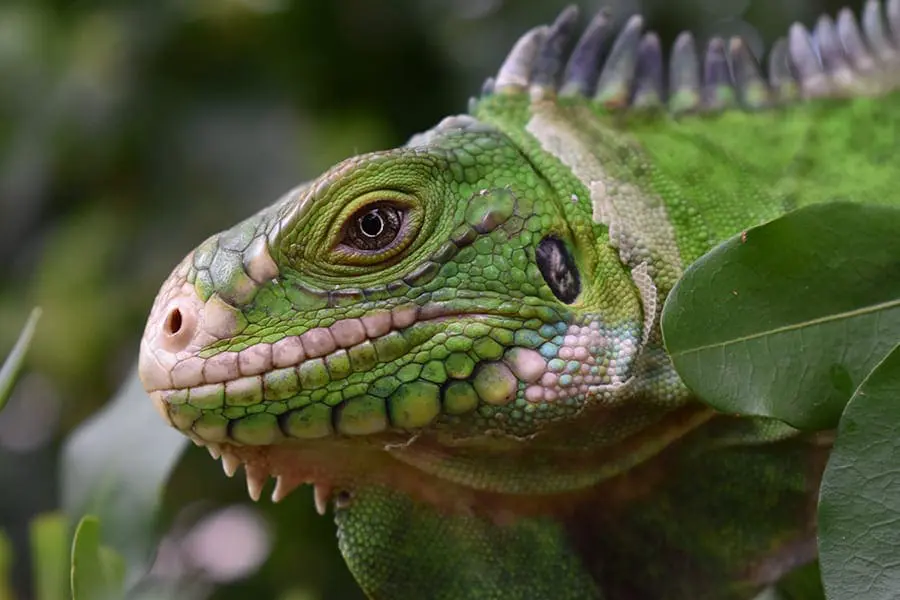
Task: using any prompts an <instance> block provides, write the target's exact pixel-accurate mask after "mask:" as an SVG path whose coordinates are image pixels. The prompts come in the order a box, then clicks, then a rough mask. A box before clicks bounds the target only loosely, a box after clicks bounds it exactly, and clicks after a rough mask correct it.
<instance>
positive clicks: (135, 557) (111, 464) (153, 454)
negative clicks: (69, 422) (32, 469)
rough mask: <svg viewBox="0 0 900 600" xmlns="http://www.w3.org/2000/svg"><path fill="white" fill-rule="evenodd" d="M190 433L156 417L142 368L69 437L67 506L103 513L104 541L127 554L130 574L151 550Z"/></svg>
mask: <svg viewBox="0 0 900 600" xmlns="http://www.w3.org/2000/svg"><path fill="white" fill-rule="evenodd" d="M186 441H187V438H185V437H184V436H183V435H181V434H180V433H178V432H177V431H175V430H174V429H172V428H171V427H169V426H167V425H166V424H165V423H164V422H163V420H162V419H160V418H159V414H157V412H156V409H154V408H153V403H152V402H151V401H150V398H148V397H147V394H146V393H145V392H144V388H143V386H142V385H141V382H140V380H139V379H138V377H137V369H134V370H133V372H132V373H131V375H130V376H129V379H128V381H127V382H126V384H125V386H124V387H123V388H122V389H121V390H120V391H119V393H118V394H117V396H116V397H115V399H114V400H113V401H111V402H110V403H109V404H108V405H107V406H106V407H104V409H103V410H101V411H100V412H98V413H97V414H95V415H94V416H93V417H92V418H91V419H89V420H88V421H86V422H84V423H82V424H81V425H80V426H79V427H78V429H77V430H76V431H75V432H74V433H73V434H72V435H71V436H70V437H69V439H68V440H67V441H66V444H65V447H64V449H63V457H62V472H61V478H62V496H63V508H64V509H65V511H66V514H68V515H69V516H70V517H71V518H72V520H73V521H74V520H76V519H79V518H80V517H81V516H83V515H85V514H88V513H90V514H96V515H100V517H101V518H102V519H103V523H104V541H105V542H106V543H107V544H108V545H110V546H111V547H113V548H115V549H116V550H117V551H119V552H120V553H121V554H122V556H124V558H125V560H126V563H127V565H128V577H129V582H133V581H135V580H136V579H137V577H139V576H140V575H141V574H142V573H143V572H144V571H145V570H146V568H147V566H148V563H149V561H150V558H151V557H152V553H153V551H154V549H155V547H156V531H155V523H156V512H157V509H158V505H159V500H160V497H161V494H162V491H163V486H164V484H165V482H166V480H167V479H168V477H169V473H170V472H171V470H172V469H173V468H174V466H175V464H176V462H177V461H178V458H179V457H180V456H181V453H182V451H183V450H184V448H185V444H186Z"/></svg>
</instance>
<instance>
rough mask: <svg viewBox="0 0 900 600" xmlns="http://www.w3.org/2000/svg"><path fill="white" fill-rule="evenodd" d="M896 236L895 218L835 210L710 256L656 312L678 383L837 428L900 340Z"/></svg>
mask: <svg viewBox="0 0 900 600" xmlns="http://www.w3.org/2000/svg"><path fill="white" fill-rule="evenodd" d="M898 232H900V210H897V209H894V208H886V207H877V206H861V205H857V204H849V203H843V202H841V203H831V204H822V205H816V206H810V207H807V208H803V209H800V210H797V211H795V212H792V213H789V214H787V215H785V216H783V217H781V218H779V219H776V220H774V221H772V222H770V223H767V224H765V225H761V226H759V227H755V228H753V229H750V230H749V231H747V232H745V234H744V235H742V236H737V237H735V238H733V239H731V240H728V241H727V242H724V243H723V244H721V245H719V246H718V247H716V248H714V249H713V250H712V251H711V252H709V253H708V254H706V255H704V256H703V257H701V258H700V259H699V260H698V261H697V262H696V263H694V264H693V265H691V266H690V268H688V269H687V271H686V272H685V273H684V276H683V277H682V278H681V279H680V280H679V281H678V283H677V284H676V286H675V288H674V289H673V290H672V292H671V293H670V295H669V297H668V299H667V301H666V304H665V307H664V309H663V314H662V330H663V336H664V339H665V343H666V347H667V349H668V351H669V353H670V355H671V357H672V361H673V363H674V365H675V369H676V370H677V371H678V374H679V375H680V376H681V377H682V379H683V380H684V382H685V383H686V384H687V386H688V387H689V388H691V389H692V390H693V391H694V392H695V393H696V394H697V395H698V396H699V397H700V398H701V399H702V400H703V401H705V402H707V403H708V404H710V405H712V406H713V407H715V408H717V409H719V410H722V411H724V412H729V413H737V414H751V415H761V416H770V417H776V418H779V419H782V420H784V421H786V422H788V423H790V424H791V425H794V426H795V427H799V428H809V429H825V428H830V427H834V426H835V425H836V424H837V422H838V419H839V417H840V414H841V411H842V410H843V408H844V405H845V404H846V402H847V400H848V399H849V398H850V395H851V394H852V393H853V390H854V389H855V388H856V386H857V385H859V383H860V382H861V381H862V380H863V378H864V377H865V376H866V375H867V374H868V373H869V371H871V370H872V368H873V367H874V366H875V365H876V364H877V363H878V361H880V360H881V359H882V358H884V356H885V355H886V354H887V353H888V352H889V351H890V349H891V348H892V347H893V346H894V344H895V343H897V341H898V340H900V258H898V257H900V235H898Z"/></svg>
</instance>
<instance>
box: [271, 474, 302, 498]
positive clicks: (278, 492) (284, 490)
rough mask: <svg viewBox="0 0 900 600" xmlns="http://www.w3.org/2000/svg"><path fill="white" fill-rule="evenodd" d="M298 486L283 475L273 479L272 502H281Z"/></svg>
mask: <svg viewBox="0 0 900 600" xmlns="http://www.w3.org/2000/svg"><path fill="white" fill-rule="evenodd" d="M298 485H299V484H298V483H296V482H293V481H291V480H289V479H288V478H287V477H285V476H284V475H279V476H278V477H276V478H275V489H274V490H272V502H281V501H282V500H284V499H285V498H287V496H288V494H290V493H291V492H293V491H294V490H295V489H296V488H297V486H298Z"/></svg>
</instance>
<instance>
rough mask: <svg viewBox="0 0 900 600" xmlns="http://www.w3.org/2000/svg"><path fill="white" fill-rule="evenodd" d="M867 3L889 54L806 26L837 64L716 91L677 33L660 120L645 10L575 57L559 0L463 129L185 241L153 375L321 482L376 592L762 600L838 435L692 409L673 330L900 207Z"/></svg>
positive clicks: (182, 420) (150, 340)
mask: <svg viewBox="0 0 900 600" xmlns="http://www.w3.org/2000/svg"><path fill="white" fill-rule="evenodd" d="M874 8H875V10H876V11H877V10H878V6H877V5H874ZM888 8H889V11H888V13H889V16H890V17H891V18H893V19H894V21H895V22H896V23H895V25H897V26H900V2H893V1H892V3H891V5H890V6H889V7H888ZM868 10H869V14H868V17H867V18H868V20H867V21H866V22H867V23H868V25H867V35H868V40H869V45H870V50H871V51H869V50H865V48H864V47H862V46H858V45H857V46H854V45H853V43H852V42H853V39H852V35H851V34H853V32H854V29H853V28H852V23H849V24H848V21H847V16H846V15H844V16H842V21H841V22H840V23H841V25H840V27H839V29H838V31H839V33H840V36H838V35H836V34H835V35H830V34H833V33H834V30H833V27H832V29H828V27H827V25H828V24H827V23H826V26H822V28H821V29H817V34H816V36H817V41H818V43H819V47H820V50H821V53H822V57H823V61H824V63H825V67H826V69H824V70H823V68H822V66H821V64H819V63H818V62H817V61H818V59H817V58H816V57H815V55H814V54H811V50H809V48H810V47H808V46H806V45H805V44H806V38H805V37H804V36H803V35H802V32H800V31H798V30H793V31H792V35H791V38H790V44H789V51H788V52H787V54H785V53H784V52H785V51H784V48H782V50H779V51H776V52H775V53H774V54H775V59H774V60H773V65H774V66H773V67H772V70H771V72H770V76H769V84H771V85H767V84H765V83H764V82H763V80H762V79H761V78H760V76H759V75H758V72H757V71H756V70H755V62H754V60H753V59H752V57H751V56H750V55H749V53H748V51H747V50H746V48H745V47H744V46H743V44H742V42H740V40H736V41H732V43H731V46H730V57H731V58H730V61H731V62H730V71H729V69H728V65H727V64H726V62H725V55H724V54H723V52H724V44H723V43H721V42H720V41H713V42H712V43H711V45H710V48H709V49H708V51H707V53H706V54H705V55H704V65H705V66H704V69H703V73H704V76H703V78H702V81H701V80H700V79H699V77H700V76H699V63H698V62H697V60H696V57H695V56H694V55H693V54H692V52H693V50H692V45H691V41H690V39H689V38H686V37H684V36H682V38H680V39H679V41H678V42H677V43H676V48H675V50H674V52H673V58H672V61H671V64H670V72H671V75H670V82H669V88H668V90H667V92H668V94H666V95H667V96H668V99H669V100H668V102H669V104H668V110H665V109H664V108H663V107H662V104H661V102H662V97H661V96H660V95H659V94H658V92H659V91H660V90H661V86H660V84H659V83H658V81H659V80H658V79H657V77H656V74H657V73H658V72H660V69H661V68H662V62H661V59H660V58H659V56H658V42H657V41H656V39H655V37H654V36H652V35H648V36H645V37H643V38H641V31H640V29H641V24H640V21H639V20H634V19H633V20H632V21H629V23H628V24H627V25H626V26H625V28H624V30H623V31H622V33H621V34H620V36H619V38H618V41H617V42H616V44H615V47H614V48H613V49H612V51H611V53H610V55H609V56H608V57H607V58H606V60H605V61H601V60H600V52H599V49H598V47H597V46H598V44H600V45H602V42H603V41H604V40H605V34H604V31H606V30H608V29H609V28H608V24H607V23H605V21H604V17H603V16H602V15H601V16H599V17H597V18H596V19H595V20H594V21H593V22H592V23H591V25H590V26H589V28H588V32H587V33H586V34H585V37H584V38H582V40H583V43H582V44H581V45H579V46H578V47H577V48H576V49H575V50H573V51H572V53H571V56H569V55H568V54H567V53H566V52H565V51H564V50H565V46H566V42H565V40H566V38H567V36H568V34H569V33H570V30H571V28H572V26H573V17H574V13H573V12H572V11H567V12H565V13H563V15H561V17H560V18H559V19H558V20H557V22H556V23H555V24H554V25H553V26H552V27H549V28H548V27H543V28H537V29H535V30H532V31H531V32H529V33H528V34H526V36H524V37H523V38H522V40H520V42H519V44H517V46H516V48H515V49H513V51H512V52H511V54H510V57H509V58H508V59H507V61H506V63H505V64H504V66H503V67H502V68H501V70H500V72H499V73H498V75H497V78H496V81H495V82H493V83H492V84H490V85H488V86H487V91H486V93H485V94H484V95H483V96H482V97H481V98H480V99H478V100H477V101H475V102H473V104H472V106H471V110H470V112H471V114H470V115H465V116H459V117H450V118H448V119H446V120H444V121H443V122H442V123H440V124H439V125H437V126H436V127H435V128H434V129H432V130H430V131H429V132H426V133H424V134H421V135H419V136H416V137H414V138H413V139H412V140H410V142H409V143H408V144H407V146H406V147H403V148H398V149H394V150H388V151H384V152H376V153H372V154H366V155H362V156H357V157H353V158H349V159H347V160H345V161H344V162H342V163H340V164H338V165H336V166H335V167H333V168H332V169H331V170H329V171H328V172H326V173H324V174H323V175H322V176H320V177H319V178H317V179H316V180H314V181H312V182H309V183H307V184H304V185H301V186H300V187H298V188H297V189H295V190H293V191H291V192H289V193H288V194H287V195H286V196H284V198H282V199H281V200H279V201H278V202H277V203H275V204H274V205H272V206H271V207H270V208H268V209H265V210H263V211H262V212H260V213H258V214H257V215H254V216H252V217H250V218H249V219H247V220H246V221H244V222H243V223H240V224H238V225H237V226H235V227H234V228H232V229H230V230H228V231H225V232H223V233H220V234H217V235H214V236H212V237H210V238H209V239H208V240H206V241H205V242H203V243H202V244H201V245H200V246H199V247H198V248H197V249H196V250H194V251H193V252H192V253H191V254H189V255H188V256H187V257H186V258H185V259H184V261H183V262H182V263H181V264H180V265H179V266H178V267H176V269H175V271H174V272H173V274H172V275H171V276H170V277H169V279H168V280H167V281H166V283H165V284H164V285H163V287H162V289H161V291H160V293H159V295H158V297H157V299H156V302H155V303H154V306H153V309H152V311H151V315H150V318H149V320H148V323H147V328H146V332H145V335H144V339H143V341H142V344H141V359H140V373H141V377H142V380H143V382H144V385H145V387H146V388H147V390H148V392H149V393H150V395H151V397H152V398H153V401H154V402H155V404H156V406H157V407H158V408H159V411H160V413H161V414H162V415H163V417H164V418H165V419H166V420H167V421H168V422H169V423H170V424H172V425H173V426H174V427H176V428H178V429H179V430H181V431H183V432H184V433H185V434H186V435H189V436H191V437H192V438H193V439H194V440H195V441H197V442H198V443H201V444H204V445H207V446H208V447H209V448H210V451H211V453H213V455H214V456H219V455H221V457H222V460H223V465H224V467H225V469H226V472H228V473H229V474H232V473H233V472H234V470H235V468H236V467H237V466H238V465H239V464H244V465H245V468H246V472H247V481H248V487H249V491H250V494H251V496H253V497H254V498H258V497H259V495H260V493H261V489H262V487H263V485H264V483H265V481H266V480H267V478H268V477H270V476H271V477H275V478H277V484H276V487H275V490H274V492H273V499H274V500H276V501H277V500H278V499H280V498H281V497H283V496H284V495H285V494H287V493H288V492H289V491H290V490H292V489H293V488H294V487H296V486H297V485H299V484H302V483H314V484H315V486H316V499H317V502H318V503H319V505H320V509H321V510H323V511H324V508H325V502H326V501H327V500H328V498H329V497H330V496H331V495H332V494H333V493H334V495H335V498H336V506H337V509H336V519H337V522H338V537H339V543H340V546H341V550H342V552H343V553H344V556H345V557H346V559H347V561H348V564H349V565H350V568H351V570H352V571H353V572H354V574H355V576H356V577H357V579H358V580H359V582H360V584H361V585H362V586H363V588H364V589H365V590H366V591H367V592H368V593H369V594H370V595H371V596H372V597H375V598H406V597H418V598H423V597H434V598H450V599H453V598H466V597H480V598H591V597H594V598H600V597H606V598H611V599H618V598H629V599H632V598H677V599H680V598H750V597H752V596H753V595H754V594H755V593H757V592H758V591H759V590H760V589H761V588H762V587H764V586H766V585H768V584H771V583H773V582H776V581H777V580H778V579H779V578H780V577H782V576H783V575H784V574H785V573H788V572H790V571H791V570H792V569H794V568H796V567H798V566H801V565H803V564H805V563H808V562H809V561H811V560H813V559H814V557H815V544H814V523H815V500H816V491H817V486H818V479H819V476H820V474H821V470H822V467H823V464H824V460H825V457H826V456H827V451H828V448H829V444H830V441H829V438H828V436H823V435H816V436H813V435H806V434H800V433H799V432H797V431H795V430H793V429H791V428H789V427H787V426H786V425H783V424H780V423H777V422H774V421H767V420H762V419H741V418H736V417H731V416H727V415H722V414H717V413H715V412H714V411H712V410H711V409H710V408H708V407H706V406H705V405H703V404H702V403H701V402H699V401H697V399H696V398H693V397H692V396H691V394H690V392H689V391H688V390H687V389H686V388H685V387H684V385H683V384H682V383H681V382H680V380H679V379H678V377H677V375H676V374H675V372H674V371H673V369H672V367H671V364H670V362H669V360H668V358H667V356H666V354H665V351H664V349H663V347H662V342H661V336H660V331H659V321H658V317H659V312H660V310H661V307H662V304H663V302H664V300H665V297H666V294H667V293H668V291H669V290H670V289H671V288H672V285H673V284H674V283H675V281H676V280H677V279H678V277H679V276H680V274H681V273H682V271H683V269H684V268H685V266H686V265H688V264H690V263H691V262H692V261H694V260H696V259H697V258H698V257H700V256H701V255H702V254H703V253H704V252H706V251H708V250H709V249H710V248H712V247H713V246H714V245H715V244H717V243H719V242H720V241H722V240H724V239H726V238H728V237H730V236H732V235H734V234H736V233H739V232H740V231H741V230H743V229H745V228H747V227H750V226H752V225H755V224H758V223H760V222H763V221H765V220H768V219H771V218H774V217H777V216H778V215H780V214H783V213H784V212H785V211H786V210H790V209H791V208H794V207H798V206H802V205H805V204H809V203H813V202H822V201H827V200H830V199H834V198H841V199H853V200H857V201H861V202H883V203H891V202H896V198H897V197H896V192H895V189H896V188H897V185H898V184H900V177H898V176H897V175H896V171H895V170H893V169H892V168H891V166H890V164H888V163H887V161H890V160H892V159H893V158H894V157H895V156H896V153H897V150H898V148H897V143H896V141H895V138H894V135H893V133H891V132H892V131H893V129H892V128H891V127H883V126H880V125H879V126H873V124H875V123H879V124H881V123H896V121H897V119H898V117H900V105H898V102H897V99H896V94H893V93H892V92H891V89H892V87H893V85H894V83H895V82H896V79H897V78H896V71H895V70H894V67H893V66H892V63H890V59H891V57H890V55H889V50H891V49H890V48H889V47H888V46H886V45H885V44H886V42H884V43H879V38H878V35H877V30H876V29H874V28H873V23H874V24H875V25H877V24H879V23H880V21H879V20H878V19H875V20H874V21H873V20H872V14H874V13H872V8H871V7H870V8H869V9H868ZM829 35H830V37H829ZM838 39H840V40H843V43H844V46H843V50H840V52H837V53H835V51H834V48H835V46H834V44H835V43H837V42H835V40H838ZM861 48H862V49H861ZM567 57H568V58H569V64H568V67H567V68H566V69H565V71H563V69H562V63H563V61H564V60H565V59H566V58H567ZM838 59H840V60H838ZM788 60H789V61H790V68H788V66H787V65H788V62H786V61H788ZM635 64H636V65H637V67H636V68H635ZM723 65H725V67H726V68H725V69H724V70H723V68H722V67H723ZM601 71H602V74H600V72H601ZM729 72H730V73H731V74H732V79H729V78H728V77H729V76H728V74H729ZM598 76H599V83H596V82H595V81H594V80H596V79H597V77H598ZM595 83H596V85H595ZM797 95H802V96H805V97H806V99H805V100H803V101H796V100H795V96H797ZM834 96H840V97H842V99H831V98H830V97H834ZM738 101H740V102H741V103H742V104H743V106H744V108H750V109H766V110H753V111H749V110H740V109H738V108H737V107H736V105H737V103H738ZM775 104H780V106H778V107H772V106H771V105H775ZM729 108H730V110H726V109H729Z"/></svg>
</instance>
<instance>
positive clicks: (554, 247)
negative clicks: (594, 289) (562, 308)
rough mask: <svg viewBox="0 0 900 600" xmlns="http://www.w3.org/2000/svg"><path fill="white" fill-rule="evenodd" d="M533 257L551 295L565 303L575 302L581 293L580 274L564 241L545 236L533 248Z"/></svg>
mask: <svg viewBox="0 0 900 600" xmlns="http://www.w3.org/2000/svg"><path fill="white" fill-rule="evenodd" d="M535 259H536V260H537V265H538V269H540V271H541V275H542V276H543V278H544V282H546V284H547V287H549V288H550V291H551V292H553V295H554V296H556V297H557V298H558V299H559V300H560V301H561V302H564V303H566V304H572V303H573V302H575V300H576V298H578V294H580V293H581V275H580V274H579V272H578V266H577V265H576V264H575V259H574V257H573V256H572V254H571V253H570V252H569V250H568V248H566V245H565V243H563V241H562V240H560V239H559V238H557V237H555V236H552V235H550V236H547V237H545V238H544V239H543V240H541V242H540V243H539V244H538V246H537V248H536V250H535Z"/></svg>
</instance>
